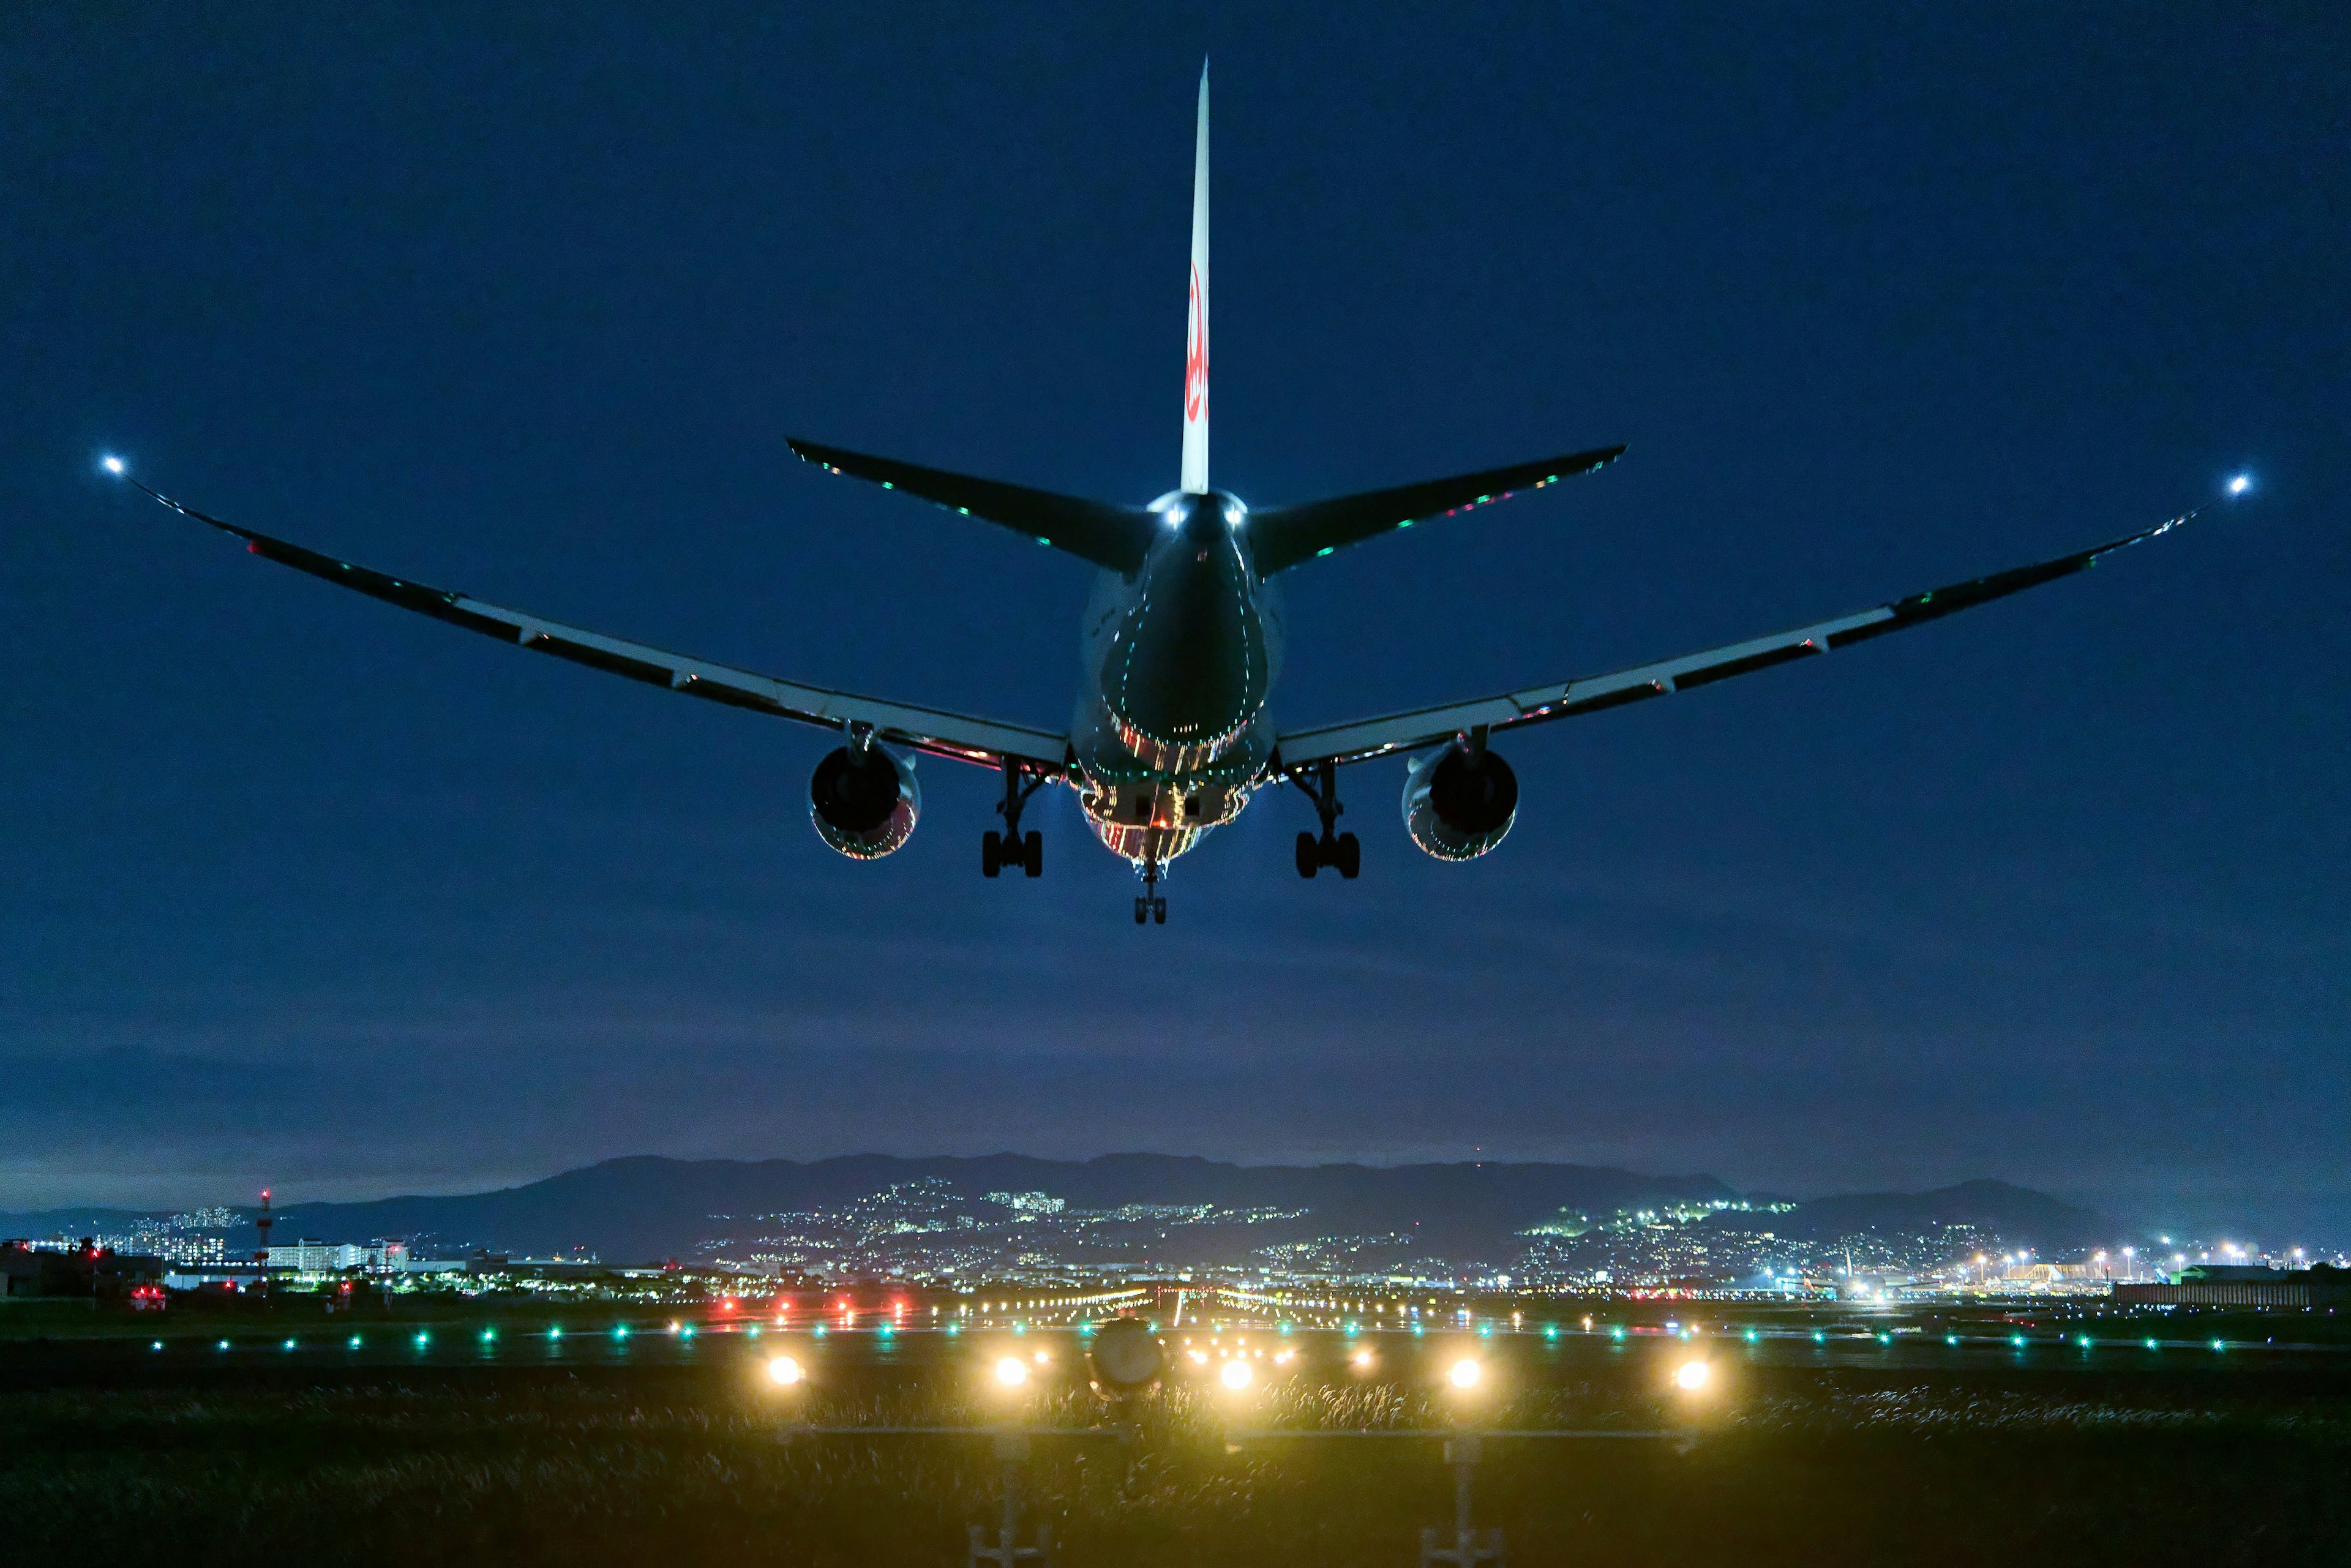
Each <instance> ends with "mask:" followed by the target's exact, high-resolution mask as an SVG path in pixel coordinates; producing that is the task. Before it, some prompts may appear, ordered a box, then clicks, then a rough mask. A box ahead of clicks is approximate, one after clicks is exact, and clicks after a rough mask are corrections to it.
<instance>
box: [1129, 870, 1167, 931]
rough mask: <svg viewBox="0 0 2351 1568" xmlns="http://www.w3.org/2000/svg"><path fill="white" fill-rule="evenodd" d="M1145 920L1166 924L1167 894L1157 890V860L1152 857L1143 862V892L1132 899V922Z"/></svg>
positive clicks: (1139, 922) (1138, 922)
mask: <svg viewBox="0 0 2351 1568" xmlns="http://www.w3.org/2000/svg"><path fill="white" fill-rule="evenodd" d="M1145 920H1148V921H1150V922H1151V923H1152V924H1153V925H1166V924H1167V895H1166V894H1164V893H1161V892H1160V891H1159V862H1158V860H1157V859H1156V858H1155V857H1154V858H1152V859H1149V860H1145V861H1144V862H1143V892H1142V893H1141V894H1138V895H1137V896H1136V898H1135V901H1134V923H1135V924H1136V925H1142V924H1143V923H1144V921H1145Z"/></svg>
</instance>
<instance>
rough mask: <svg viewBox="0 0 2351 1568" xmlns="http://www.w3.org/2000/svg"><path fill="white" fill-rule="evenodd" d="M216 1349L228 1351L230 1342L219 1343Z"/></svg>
mask: <svg viewBox="0 0 2351 1568" xmlns="http://www.w3.org/2000/svg"><path fill="white" fill-rule="evenodd" d="M227 1348H228V1341H226V1340H223V1341H221V1342H220V1343H219V1344H217V1345H215V1346H214V1349H216V1350H226V1349H227Z"/></svg>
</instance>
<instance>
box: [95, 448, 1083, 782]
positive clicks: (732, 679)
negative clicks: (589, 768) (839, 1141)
mask: <svg viewBox="0 0 2351 1568" xmlns="http://www.w3.org/2000/svg"><path fill="white" fill-rule="evenodd" d="M129 483H131V485H133V486H136V487H137V488H138V489H139V490H140V491H141V492H142V493H143V494H145V495H147V496H149V497H152V498H153V499H155V500H157V501H159V502H161V503H162V505H164V506H166V507H170V508H171V509H172V510H173V511H175V512H178V513H180V514H181V515H182V516H183V517H192V518H193V519H194V520H196V521H197V522H200V523H207V524H210V525H211V526H212V527H214V528H218V529H220V530H221V531H222V532H223V533H225V534H230V535H232V536H234V537H235V538H240V539H242V540H244V541H245V546H246V549H247V550H249V551H250V552H252V553H253V554H255V555H257V556H260V557H261V558H262V559H265V560H272V561H276V562H277V563H278V564H279V565H281V566H289V567H292V568H293V569H294V570H297V571H301V572H307V573H308V574H309V575H310V576H312V577H315V578H319V579H320V580H324V581H327V582H331V583H334V584H336V585H337V586H339V587H342V588H348V589H350V590H352V591H355V592H359V593H364V594H366V595H368V596H369V597H370V598H371V599H380V600H381V601H384V602H385V603H387V604H394V605H397V606H399V607H400V608H401V609H402V610H413V611H414V612H417V613H418V614H420V615H429V616H431V617H433V618H434V620H436V621H441V622H446V623H448V624H449V625H452V626H460V627H463V628H465V630H466V631H468V632H480V633H482V634H483V635H485V636H489V637H496V638H497V639H498V640H499V641H501V642H505V643H513V644H515V645H517V646H518V647H524V648H528V649H531V650H533V651H535V652H538V653H548V654H551V655H553V656H554V657H556V658H559V659H565V660H569V662H570V663H572V664H583V665H585V666H587V667H588V668H590V669H593V670H601V671H603V672H604V673H606V674H615V675H622V676H625V677H627V678H628V679H630V680H632V681H640V682H643V683H644V684H645V685H656V686H661V687H664V689H667V690H672V691H681V692H684V693H686V694H687V695H691V696H698V697H701V698H703V699H705V701H710V702H718V703H724V704H726V706H730V707H739V708H746V709H748V710H750V711H752V712H755V713H763V714H768V715H770V716H775V717H778V718H791V719H798V720H799V721H801V722H802V723H805V724H815V725H822V726H824V727H827V728H831V729H843V728H846V727H849V726H851V725H852V724H860V725H869V726H871V727H872V729H873V733H874V734H875V736H876V737H879V738H881V739H883V740H886V741H891V742H893V743H895V744H897V745H901V746H904V747H911V748H912V749H914V750H916V751H925V752H929V753H932V754H933V755H935V756H941V757H952V758H956V759H958V760H961V761H967V762H978V763H984V764H986V765H987V766H989V767H994V766H996V765H998V763H1000V762H1002V761H1005V760H1008V759H1009V760H1013V761H1018V762H1021V763H1024V764H1026V765H1028V766H1029V767H1030V768H1035V769H1036V770H1038V771H1039V772H1040V773H1044V774H1048V775H1058V774H1060V773H1061V772H1062V771H1063V770H1064V769H1065V768H1067V766H1068V763H1069V754H1070V750H1069V739H1068V737H1066V736H1062V735H1057V734H1055V733H1053V732H1052V731H1050V730H1041V729H1031V728H1029V727H1026V726H1023V725H1012V724H1004V723H1001V722H999V721H998V720H995V719H986V718H975V717H972V716H969V715H966V714H956V713H948V712H946V711H945V710H943V709H938V708H926V707H916V706H912V705H910V704H905V703H893V702H886V701H883V700H882V699H880V698H878V697H868V696H861V695H857V694H855V693H853V692H841V691H832V690H829V689H827V688H825V687H822V686H810V685H799V684H797V683H795V682H791V681H785V680H779V679H778V678H777V677H775V676H773V675H763V674H758V673H756V672H754V671H750V670H738V669H736V668H734V667H733V666H731V665H727V664H714V663H712V662H711V661H709V660H706V659H696V658H692V657H689V656H688V655H685V654H683V653H670V652H668V651H666V650H664V649H661V648H654V647H650V646H648V645H646V644H645V643H632V642H629V641H627V640H625V639H623V638H619V637H608V636H605V635H604V634H603V633H601V632H590V631H586V630H584V629H582V628H580V627H577V626H566V625H563V624H561V623H560V622H553V621H547V620H542V619H541V618H539V617H538V616H535V615H528V614H525V613H523V612H520V611H516V610H507V609H505V608H503V607H501V606H499V605H496V604H490V603H486V602H485V601H482V600H478V599H474V598H471V597H469V596H467V595H465V594H462V593H453V592H451V591H448V590H447V589H442V588H434V587H431V586H429V585H428V584H425V583H421V582H413V581H410V580H408V579H406V578H400V577H394V576H392V575H391V574H390V573H388V572H382V571H378V570H375V569H373V568H372V567H365V566H360V565H359V564H357V563H356V562H352V561H347V560H339V559H336V558H335V557H333V556H330V555H324V554H321V553H320V552H319V551H317V550H314V549H308V548H307V547H305V546H302V545H298V544H294V543H292V542H291V541H289V540H286V539H281V538H273V537H271V536H270V535H268V534H263V533H256V532H255V531H254V530H252V529H250V528H239V527H237V526H236V525H235V524H234V523H226V522H223V521H222V520H221V519H220V518H218V517H208V516H206V515H205V514H204V513H203V512H199V511H197V510H195V509H194V508H193V507H187V506H183V505H182V504H181V503H180V502H178V501H175V500H173V499H172V498H171V497H169V496H165V495H163V494H162V493H161V492H159V491H156V490H152V489H149V488H148V487H147V486H144V485H141V484H139V482H138V481H137V480H135V479H134V480H131V481H129Z"/></svg>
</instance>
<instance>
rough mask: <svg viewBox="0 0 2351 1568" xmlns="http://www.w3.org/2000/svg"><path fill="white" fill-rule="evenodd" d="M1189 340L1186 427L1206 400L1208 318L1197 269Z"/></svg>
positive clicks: (1185, 357)
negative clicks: (1202, 301)
mask: <svg viewBox="0 0 2351 1568" xmlns="http://www.w3.org/2000/svg"><path fill="white" fill-rule="evenodd" d="M1188 336H1189V337H1190V339H1191V340H1190V341H1189V342H1188V343H1186V345H1185V349H1184V418H1185V420H1186V423H1189V422H1190V421H1192V420H1196V419H1197V418H1199V417H1200V408H1201V404H1202V403H1204V402H1206V401H1207V396H1208V316H1207V311H1206V310H1204V309H1202V308H1201V307H1200V269H1199V268H1198V267H1194V268H1193V269H1192V330H1191V332H1190V333H1189V334H1188Z"/></svg>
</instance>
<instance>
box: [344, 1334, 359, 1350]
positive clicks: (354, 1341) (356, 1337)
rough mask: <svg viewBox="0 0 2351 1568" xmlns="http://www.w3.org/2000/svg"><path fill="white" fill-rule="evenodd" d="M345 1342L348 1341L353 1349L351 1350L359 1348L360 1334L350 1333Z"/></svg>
mask: <svg viewBox="0 0 2351 1568" xmlns="http://www.w3.org/2000/svg"><path fill="white" fill-rule="evenodd" d="M347 1343H349V1344H350V1347H351V1349H353V1350H357V1349H359V1347H360V1336H359V1335H357V1334H353V1335H351V1337H350V1340H349V1341H348V1342H347Z"/></svg>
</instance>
